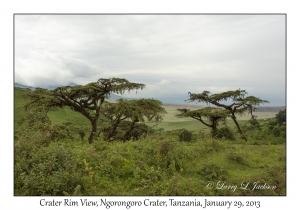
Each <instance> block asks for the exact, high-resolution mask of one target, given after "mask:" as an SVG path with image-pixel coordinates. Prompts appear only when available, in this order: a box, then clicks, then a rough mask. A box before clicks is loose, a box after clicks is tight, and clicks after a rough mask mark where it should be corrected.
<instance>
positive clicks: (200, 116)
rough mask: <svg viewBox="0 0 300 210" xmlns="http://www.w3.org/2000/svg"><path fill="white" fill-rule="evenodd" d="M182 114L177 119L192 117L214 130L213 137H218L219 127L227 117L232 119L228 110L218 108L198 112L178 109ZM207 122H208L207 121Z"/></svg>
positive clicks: (198, 110)
mask: <svg viewBox="0 0 300 210" xmlns="http://www.w3.org/2000/svg"><path fill="white" fill-rule="evenodd" d="M177 110H178V111H179V112H180V114H177V115H176V116H177V117H191V118H193V119H196V120H199V121H200V122H201V123H203V124H204V125H206V126H208V127H210V128H211V129H212V132H211V133H212V136H213V137H214V136H215V135H216V131H217V125H218V123H219V122H221V121H223V122H225V120H226V118H227V117H230V113H229V112H228V110H224V109H222V108H216V107H205V108H202V109H197V110H190V109H177ZM205 120H207V122H206V121H205Z"/></svg>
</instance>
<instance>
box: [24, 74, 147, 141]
mask: <svg viewBox="0 0 300 210" xmlns="http://www.w3.org/2000/svg"><path fill="white" fill-rule="evenodd" d="M144 87H145V85H144V84H140V83H132V82H129V81H128V80H126V79H122V78H109V79H105V78H101V79H99V80H98V81H97V82H92V83H89V84H87V85H77V86H62V87H58V88H56V89H54V90H46V89H41V88H37V89H36V90H34V91H32V92H31V93H29V94H28V97H29V98H30V99H31V102H30V103H28V105H27V106H26V107H27V108H28V107H30V106H32V105H41V104H43V105H45V106H46V107H64V106H68V107H71V108H72V109H73V110H74V111H76V112H79V113H81V114H82V115H83V116H85V117H86V118H87V119H88V120H89V121H90V122H91V125H92V131H91V134H90V136H89V143H92V142H93V138H94V135H95V133H96V131H97V121H98V119H99V116H100V114H101V113H100V110H101V107H102V104H103V103H104V101H105V99H107V98H108V97H109V96H110V94H111V93H117V94H123V93H125V92H126V91H128V92H130V91H132V90H136V91H137V90H139V89H141V90H142V89H143V88H144Z"/></svg>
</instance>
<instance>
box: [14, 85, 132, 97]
mask: <svg viewBox="0 0 300 210" xmlns="http://www.w3.org/2000/svg"><path fill="white" fill-rule="evenodd" d="M76 85H77V84H76V83H74V82H70V83H69V84H68V86H76ZM14 86H15V87H18V88H29V89H30V90H35V88H36V87H30V86H27V85H22V84H19V83H16V82H15V83H14ZM57 87H59V86H51V85H50V86H48V87H47V89H48V90H54V89H55V88H57ZM120 98H124V97H122V96H119V95H117V94H113V93H111V94H110V100H111V101H115V100H118V99H120ZM124 99H127V100H131V99H129V98H124Z"/></svg>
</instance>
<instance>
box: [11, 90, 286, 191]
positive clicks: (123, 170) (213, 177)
mask: <svg viewBox="0 0 300 210" xmlns="http://www.w3.org/2000/svg"><path fill="white" fill-rule="evenodd" d="M25 92H26V90H22V89H15V98H14V99H15V100H14V106H15V107H14V108H15V113H14V118H15V138H14V195H16V196H19V195H20V196H24V195H25V196H26V195H34V196H37V195H44V196H45V195H60V196H61V195H67V196H72V195H74V196H75V195H84V196H92V195H106V196H111V195H121V196H124V195H131V196H141V195H143V196H151V195H155V196H170V195H172V196H176V195H180V196H185V195H194V196H201V195H214V196H219V195H229V196H231V195H233V196H239V195H246V196H264V195H276V196H284V195H286V144H285V133H280V132H282V131H283V130H284V128H281V127H279V126H278V125H272V126H273V127H274V128H273V127H271V124H270V123H271V122H273V121H274V119H272V118H274V116H275V115H276V113H277V112H257V113H256V114H257V115H258V119H259V122H260V127H259V129H257V128H255V129H254V128H253V127H249V126H248V127H247V126H246V122H247V120H248V119H249V116H243V117H240V118H238V120H239V123H241V125H245V127H244V128H245V129H247V135H248V136H249V140H248V141H247V142H246V141H244V140H242V139H241V138H240V136H239V135H238V134H237V132H236V131H234V134H235V135H236V138H235V140H230V139H222V140H216V139H212V138H211V137H210V135H209V132H210V130H208V129H207V127H204V126H203V125H202V124H201V123H200V122H198V121H196V120H191V119H182V118H181V119H179V118H177V117H176V116H175V115H176V114H177V112H176V109H177V108H182V107H185V108H188V107H187V105H183V106H182V105H166V106H165V107H166V110H167V112H168V113H167V114H166V115H165V117H164V120H163V121H162V122H161V123H160V124H158V126H157V127H155V128H156V129H159V128H163V129H164V130H165V131H170V132H161V133H156V134H153V135H149V136H144V137H142V138H141V139H140V140H136V141H133V140H130V141H128V142H126V143H123V142H120V141H113V142H106V141H104V140H103V139H102V138H101V136H100V137H99V138H96V139H95V142H94V143H93V144H88V141H87V136H88V135H86V136H85V137H84V138H83V139H81V137H80V135H79V134H78V130H80V129H82V128H85V129H87V133H88V132H89V129H90V127H89V126H90V125H89V121H88V120H86V119H85V118H84V117H83V116H82V115H81V114H79V113H76V112H74V111H72V110H71V109H69V108H64V109H52V110H51V111H49V113H48V117H49V119H50V121H51V123H50V124H42V125H41V124H39V123H37V125H32V126H28V125H27V126H26V125H23V124H20V123H19V122H20V121H21V119H22V118H25V119H26V116H27V115H26V112H25V110H24V105H25V104H26V103H27V101H26V100H25V99H24V98H22V96H23V95H24V93H25ZM189 107H190V108H191V109H192V108H199V106H194V105H190V106H189ZM270 110H273V109H270ZM263 119H266V120H263ZM227 125H228V126H229V127H231V128H232V129H233V130H235V129H234V126H233V124H232V122H231V121H230V120H228V123H227ZM56 126H58V127H56ZM59 126H61V127H59ZM98 126H99V127H101V126H103V119H102V120H100V121H99V122H98ZM182 128H185V129H187V130H190V131H193V138H192V139H191V141H189V142H185V141H180V138H179V136H178V134H177V133H176V132H173V131H174V130H176V129H182ZM279 128H280V129H281V130H279V131H280V132H279V134H280V135H279V134H278V129H279ZM272 129H273V130H272ZM274 129H275V131H277V133H276V132H275V134H276V136H274V135H273V133H274ZM276 129H277V130H276ZM66 130H67V133H66ZM199 131H202V134H200V133H201V132H199ZM54 134H55V135H54ZM203 134H204V135H203ZM53 136H54V137H55V138H53Z"/></svg>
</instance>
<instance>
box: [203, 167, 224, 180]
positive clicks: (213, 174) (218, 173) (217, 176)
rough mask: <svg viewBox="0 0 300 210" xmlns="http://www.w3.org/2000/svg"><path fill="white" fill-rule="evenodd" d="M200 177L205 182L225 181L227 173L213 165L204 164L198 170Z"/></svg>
mask: <svg viewBox="0 0 300 210" xmlns="http://www.w3.org/2000/svg"><path fill="white" fill-rule="evenodd" d="M200 175H202V176H203V177H204V178H206V179H207V180H209V181H211V180H222V181H225V180H226V179H227V173H226V171H225V170H224V169H223V168H220V167H219V166H217V165H215V164H205V165H203V167H202V168H201V170H200Z"/></svg>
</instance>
